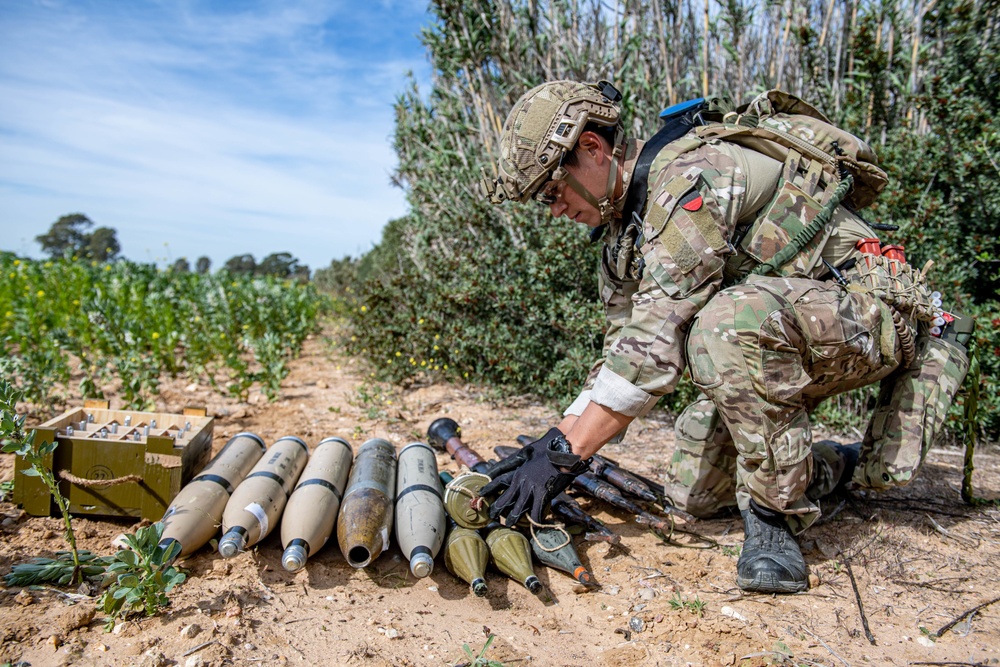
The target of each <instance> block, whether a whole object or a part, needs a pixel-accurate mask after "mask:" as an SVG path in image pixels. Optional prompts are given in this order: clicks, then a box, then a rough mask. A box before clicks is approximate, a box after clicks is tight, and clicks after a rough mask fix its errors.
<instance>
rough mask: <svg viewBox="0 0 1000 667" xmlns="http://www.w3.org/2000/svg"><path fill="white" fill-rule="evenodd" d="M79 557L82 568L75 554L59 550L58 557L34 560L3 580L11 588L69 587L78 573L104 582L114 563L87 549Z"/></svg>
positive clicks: (12, 569)
mask: <svg viewBox="0 0 1000 667" xmlns="http://www.w3.org/2000/svg"><path fill="white" fill-rule="evenodd" d="M77 556H78V559H79V568H78V566H77V564H76V563H74V562H73V554H72V553H71V552H69V551H57V552H56V554H55V558H32V559H31V560H30V561H28V562H27V563H17V564H15V565H14V567H12V568H11V571H10V572H9V573H7V574H5V575H4V576H3V580H4V582H6V584H7V585H8V586H37V585H39V584H45V583H51V584H57V585H59V586H68V585H70V584H72V583H74V577H75V575H77V574H79V578H80V579H91V580H97V579H101V578H102V577H103V576H104V572H105V569H106V568H107V566H108V564H109V563H111V561H112V559H111V558H110V557H108V556H98V555H97V554H95V553H91V552H90V551H87V550H86V549H80V550H79V551H78V552H77Z"/></svg>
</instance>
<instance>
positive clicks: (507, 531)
mask: <svg viewBox="0 0 1000 667" xmlns="http://www.w3.org/2000/svg"><path fill="white" fill-rule="evenodd" d="M486 545H487V546H488V547H489V548H490V557H491V558H492V559H493V564H494V565H496V567H497V569H498V570H500V571H501V572H503V573H504V574H506V575H507V576H508V577H510V578H511V579H513V580H514V581H517V582H520V583H522V584H524V587H525V588H527V589H528V590H529V591H531V592H532V593H538V592H539V591H541V590H542V582H540V581H539V580H538V577H536V576H535V571H534V570H532V569H531V547H530V546H529V545H528V538H527V537H525V536H524V535H522V534H521V533H519V532H517V531H516V530H513V529H511V528H502V527H500V528H494V529H493V530H491V531H490V532H489V534H487V535H486Z"/></svg>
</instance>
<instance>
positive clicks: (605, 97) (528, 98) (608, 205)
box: [480, 81, 625, 222]
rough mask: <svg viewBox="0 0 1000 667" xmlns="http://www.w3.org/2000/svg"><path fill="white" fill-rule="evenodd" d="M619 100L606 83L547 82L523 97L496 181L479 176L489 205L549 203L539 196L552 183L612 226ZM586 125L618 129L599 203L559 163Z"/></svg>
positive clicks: (510, 123) (503, 141) (510, 121)
mask: <svg viewBox="0 0 1000 667" xmlns="http://www.w3.org/2000/svg"><path fill="white" fill-rule="evenodd" d="M621 98H622V95H621V93H620V92H618V89H617V88H615V87H614V86H613V85H612V84H611V83H609V82H607V81H600V82H598V83H580V82H578V81H549V82H548V83H543V84H542V85H540V86H536V87H535V88H532V89H531V90H529V91H528V92H526V93H525V94H524V95H522V96H521V98H520V99H519V100H518V101H517V102H516V103H515V104H514V108H513V109H511V112H510V114H509V115H508V116H507V120H506V122H505V123H504V127H503V134H502V135H501V137H500V159H499V160H498V162H497V174H498V175H497V177H496V178H495V179H492V178H490V177H489V176H487V174H486V171H485V169H484V170H483V177H482V181H481V184H480V187H481V190H482V192H483V194H484V195H485V196H486V197H487V198H488V199H489V200H490V202H491V203H493V204H499V203H501V202H504V201H506V200H508V199H509V200H513V201H517V202H526V201H528V200H529V199H532V198H538V199H539V201H542V202H543V203H551V202H550V201H547V200H546V199H545V198H544V197H543V196H542V195H541V194H540V193H541V192H543V191H544V190H543V186H545V185H546V184H547V183H548V182H549V181H551V180H565V181H566V182H567V184H568V185H569V186H571V187H572V188H573V189H574V190H576V191H577V193H578V194H580V195H581V196H582V197H583V198H584V199H585V200H586V201H587V202H588V203H590V204H591V205H592V206H594V207H595V208H596V209H598V211H600V213H601V220H602V222H607V221H608V220H610V218H611V214H612V211H613V206H612V199H613V196H614V194H613V192H614V187H615V179H616V176H617V171H618V169H617V167H618V160H619V158H620V157H621V154H622V151H623V148H624V143H625V142H624V137H625V134H624V129H623V128H622V125H621V122H620V117H621V109H620V108H619V106H618V102H619V101H620V100H621ZM588 123H594V124H596V125H600V126H604V127H614V128H615V129H616V132H615V141H614V147H613V148H614V152H613V158H612V159H613V161H612V165H611V172H610V174H609V175H608V191H607V193H606V194H605V195H604V197H602V198H601V199H600V200H598V199H597V198H596V197H594V196H593V195H592V194H591V193H589V192H587V191H586V189H584V188H583V186H582V185H581V184H580V183H579V182H578V181H577V180H576V179H575V178H573V177H572V176H571V175H570V174H569V173H568V172H567V171H566V170H565V169H564V168H563V167H562V160H563V158H564V157H565V155H566V154H567V153H569V152H570V151H572V150H573V148H574V147H575V146H576V142H577V140H578V139H579V138H580V134H581V133H582V132H583V131H584V129H585V128H586V126H587V124H588Z"/></svg>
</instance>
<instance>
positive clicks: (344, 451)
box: [281, 438, 354, 572]
mask: <svg viewBox="0 0 1000 667" xmlns="http://www.w3.org/2000/svg"><path fill="white" fill-rule="evenodd" d="M353 460H354V452H353V451H352V450H351V445H350V444H348V442H347V441H346V440H343V439H341V438H326V439H324V440H322V441H320V443H319V444H318V445H316V449H315V450H313V453H312V456H311V457H310V458H309V463H308V464H307V465H306V468H305V470H303V471H302V476H301V478H300V481H299V483H298V485H297V486H296V487H295V490H294V491H293V492H292V495H291V497H290V498H289V499H288V505H287V506H286V507H285V513H284V514H283V515H282V519H281V546H282V547H284V549H285V551H284V553H283V554H282V556H281V564H282V566H284V568H285V569H286V570H288V571H289V572H295V571H297V570H300V569H302V568H303V567H304V566H305V564H306V560H307V559H308V558H309V556H311V555H313V554H314V553H316V552H317V551H319V550H320V549H321V548H322V547H323V545H324V544H326V541H327V540H328V539H329V538H330V535H331V534H332V533H333V527H334V524H335V523H336V522H337V511H338V510H339V509H340V500H341V498H343V497H344V487H345V486H346V485H347V475H348V473H349V472H350V470H351V463H352V462H353Z"/></svg>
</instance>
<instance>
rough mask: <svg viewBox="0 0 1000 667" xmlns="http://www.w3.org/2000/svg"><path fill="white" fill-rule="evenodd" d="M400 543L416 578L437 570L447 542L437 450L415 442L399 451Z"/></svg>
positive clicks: (398, 530) (398, 520)
mask: <svg viewBox="0 0 1000 667" xmlns="http://www.w3.org/2000/svg"><path fill="white" fill-rule="evenodd" d="M396 489H397V490H398V493H397V495H396V508H395V509H396V518H395V523H396V540H397V541H398V542H399V548H400V550H401V551H402V552H403V555H404V556H406V558H407V559H408V560H409V561H410V572H412V573H413V576H415V577H418V578H419V577H426V576H428V575H429V574H430V573H431V572H432V571H433V570H434V558H435V556H437V554H438V552H439V551H440V550H441V545H442V544H443V543H444V532H445V514H444V505H443V503H442V499H441V497H442V495H443V492H442V490H441V482H440V480H439V479H438V470H437V458H436V457H435V455H434V450H433V449H431V448H430V447H428V446H427V445H425V444H424V443H422V442H414V443H411V444H409V445H407V446H406V447H403V449H402V451H400V452H399V459H398V463H397V468H396Z"/></svg>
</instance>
